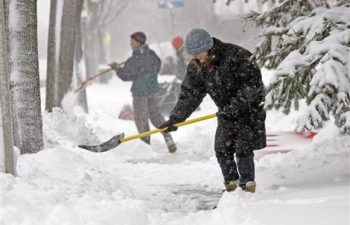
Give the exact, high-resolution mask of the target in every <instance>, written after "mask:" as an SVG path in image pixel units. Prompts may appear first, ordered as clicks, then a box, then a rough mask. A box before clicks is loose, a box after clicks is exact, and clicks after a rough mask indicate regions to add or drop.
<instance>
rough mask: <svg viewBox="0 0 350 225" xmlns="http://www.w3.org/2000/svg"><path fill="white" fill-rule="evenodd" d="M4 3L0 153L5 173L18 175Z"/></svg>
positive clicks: (0, 55)
mask: <svg viewBox="0 0 350 225" xmlns="http://www.w3.org/2000/svg"><path fill="white" fill-rule="evenodd" d="M3 6H4V2H3V1H2V0H0V67H1V68H0V96H1V98H0V151H3V153H4V154H3V155H4V162H1V163H0V164H2V163H4V165H5V166H4V169H5V173H10V174H12V175H15V174H16V170H15V166H14V157H13V141H12V121H11V103H10V85H9V74H10V73H9V69H8V62H9V61H8V57H7V52H8V47H7V40H6V29H5V25H6V22H5V15H4V7H3Z"/></svg>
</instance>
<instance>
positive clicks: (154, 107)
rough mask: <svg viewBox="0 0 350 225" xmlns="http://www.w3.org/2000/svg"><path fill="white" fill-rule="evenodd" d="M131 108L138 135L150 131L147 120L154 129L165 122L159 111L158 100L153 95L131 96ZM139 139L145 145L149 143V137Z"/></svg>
mask: <svg viewBox="0 0 350 225" xmlns="http://www.w3.org/2000/svg"><path fill="white" fill-rule="evenodd" d="M133 108H134V118H135V123H136V128H137V130H138V132H139V133H143V132H146V131H149V130H150V127H149V122H148V120H149V119H150V120H151V123H152V124H153V126H155V127H156V128H158V127H159V126H160V125H162V124H163V123H164V122H165V119H164V117H163V116H162V114H161V113H160V111H159V105H158V100H157V98H156V97H155V96H154V95H152V96H133ZM141 139H142V140H143V141H145V142H146V143H150V137H149V136H148V137H144V138H141Z"/></svg>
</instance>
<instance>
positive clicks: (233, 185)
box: [224, 180, 239, 192]
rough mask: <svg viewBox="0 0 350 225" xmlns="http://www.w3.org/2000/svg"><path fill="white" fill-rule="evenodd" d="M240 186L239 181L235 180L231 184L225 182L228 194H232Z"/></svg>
mask: <svg viewBox="0 0 350 225" xmlns="http://www.w3.org/2000/svg"><path fill="white" fill-rule="evenodd" d="M238 184H239V180H233V181H229V182H225V183H224V185H225V187H226V191H228V192H232V191H234V190H236V188H237V187H238Z"/></svg>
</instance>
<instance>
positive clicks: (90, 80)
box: [74, 62, 125, 93]
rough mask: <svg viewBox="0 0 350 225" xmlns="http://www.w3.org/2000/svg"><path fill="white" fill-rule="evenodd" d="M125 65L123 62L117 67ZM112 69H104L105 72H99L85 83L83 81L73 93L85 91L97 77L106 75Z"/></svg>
mask: <svg viewBox="0 0 350 225" xmlns="http://www.w3.org/2000/svg"><path fill="white" fill-rule="evenodd" d="M123 64H125V62H122V63H120V64H118V65H119V66H120V65H123ZM112 70H113V69H112V68H109V69H106V70H102V71H101V72H99V73H98V74H96V75H94V76H92V77H90V78H88V79H86V81H84V82H83V83H81V85H80V87H78V88H77V89H76V90H75V91H74V92H75V93H78V92H79V91H81V90H83V89H85V88H86V87H87V86H88V85H89V84H90V83H91V82H92V81H93V80H95V79H96V78H97V77H99V76H102V75H104V74H106V73H108V72H109V71H112Z"/></svg>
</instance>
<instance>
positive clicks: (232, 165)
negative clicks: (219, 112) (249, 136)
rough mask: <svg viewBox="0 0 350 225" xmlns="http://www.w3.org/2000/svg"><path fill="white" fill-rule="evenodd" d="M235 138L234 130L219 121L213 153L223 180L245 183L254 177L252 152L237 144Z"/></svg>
mask: <svg viewBox="0 0 350 225" xmlns="http://www.w3.org/2000/svg"><path fill="white" fill-rule="evenodd" d="M237 138H238V135H237V134H235V132H232V131H230V130H229V129H226V128H224V127H223V126H222V125H220V123H219V126H218V128H217V130H216V134H215V153H216V158H217V160H218V163H219V165H220V167H221V171H222V175H223V176H224V180H225V182H229V181H234V180H237V179H239V180H240V184H246V183H247V182H248V181H254V178H255V173H254V170H255V168H254V152H253V149H248V148H247V147H245V146H240V145H239V144H237V141H236V140H237ZM235 158H236V160H235Z"/></svg>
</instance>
